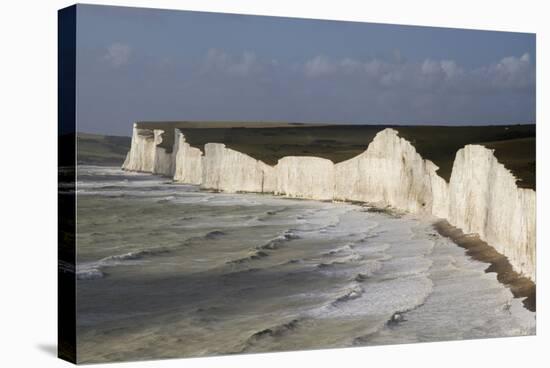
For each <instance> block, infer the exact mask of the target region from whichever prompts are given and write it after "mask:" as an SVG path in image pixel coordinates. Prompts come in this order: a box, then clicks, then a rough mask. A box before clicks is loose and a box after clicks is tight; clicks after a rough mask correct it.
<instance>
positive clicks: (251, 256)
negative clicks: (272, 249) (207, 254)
mask: <svg viewBox="0 0 550 368" xmlns="http://www.w3.org/2000/svg"><path fill="white" fill-rule="evenodd" d="M267 256H269V254H268V253H266V252H264V251H261V250H258V249H255V250H253V251H250V252H249V253H248V255H247V256H246V257H242V258H238V259H233V260H230V261H227V262H225V263H226V264H241V263H245V262H249V261H254V260H258V259H262V258H264V257H267Z"/></svg>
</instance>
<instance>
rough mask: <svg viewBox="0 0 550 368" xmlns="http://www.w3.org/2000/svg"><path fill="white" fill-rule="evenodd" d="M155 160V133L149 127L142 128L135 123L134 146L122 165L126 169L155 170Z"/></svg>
mask: <svg viewBox="0 0 550 368" xmlns="http://www.w3.org/2000/svg"><path fill="white" fill-rule="evenodd" d="M154 162H155V134H154V133H153V131H152V130H149V129H140V128H138V127H137V126H136V124H134V131H133V132H132V146H131V147H130V152H128V155H127V156H126V160H125V161H124V164H123V165H122V168H123V169H124V170H128V171H139V172H153V166H154Z"/></svg>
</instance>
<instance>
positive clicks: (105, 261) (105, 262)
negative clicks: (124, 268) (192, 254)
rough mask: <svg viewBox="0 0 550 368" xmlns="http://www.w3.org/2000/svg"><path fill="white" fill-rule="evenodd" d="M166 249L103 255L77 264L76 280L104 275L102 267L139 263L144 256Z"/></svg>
mask: <svg viewBox="0 0 550 368" xmlns="http://www.w3.org/2000/svg"><path fill="white" fill-rule="evenodd" d="M167 252H168V250H166V249H155V250H139V251H135V252H128V253H124V254H115V255H112V256H108V257H104V258H102V259H100V260H99V261H96V262H89V263H84V264H80V265H77V267H76V278H77V279H78V280H95V279H100V278H103V277H104V276H105V273H104V272H103V269H104V268H108V267H116V266H121V265H135V264H140V263H141V262H140V261H142V260H143V258H144V257H148V256H155V255H159V254H163V253H167Z"/></svg>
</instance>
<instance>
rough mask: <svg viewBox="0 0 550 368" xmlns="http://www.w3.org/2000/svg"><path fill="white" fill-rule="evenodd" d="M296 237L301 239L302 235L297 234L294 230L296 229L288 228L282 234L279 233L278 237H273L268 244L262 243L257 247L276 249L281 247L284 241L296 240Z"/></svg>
mask: <svg viewBox="0 0 550 368" xmlns="http://www.w3.org/2000/svg"><path fill="white" fill-rule="evenodd" d="M296 239H300V236H299V235H297V234H296V233H295V232H294V230H287V231H285V232H284V233H283V234H282V235H279V236H277V237H276V238H274V239H271V240H270V241H268V242H267V243H266V244H264V245H260V246H258V247H257V248H256V249H269V250H274V249H278V248H279V247H281V246H282V245H283V244H284V243H286V242H288V241H291V240H296Z"/></svg>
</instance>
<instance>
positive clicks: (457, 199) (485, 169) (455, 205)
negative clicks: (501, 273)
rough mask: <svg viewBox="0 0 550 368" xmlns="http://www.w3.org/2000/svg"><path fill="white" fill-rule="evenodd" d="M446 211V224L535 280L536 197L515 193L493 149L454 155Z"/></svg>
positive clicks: (526, 191) (512, 180) (530, 193)
mask: <svg viewBox="0 0 550 368" xmlns="http://www.w3.org/2000/svg"><path fill="white" fill-rule="evenodd" d="M448 208H449V210H448V217H447V218H448V220H449V222H450V223H451V224H453V225H454V226H456V227H459V228H461V229H462V230H463V231H464V232H465V233H477V234H479V236H480V238H481V239H483V240H485V241H486V242H487V243H489V244H490V245H492V246H493V247H494V248H495V249H496V250H497V251H499V252H500V253H502V254H504V255H506V256H507V257H508V259H509V260H510V263H512V264H513V265H514V267H515V268H516V270H518V271H520V272H522V273H523V274H525V275H526V276H528V277H529V278H530V279H532V280H535V266H536V264H535V233H536V228H535V223H536V221H535V218H536V198H535V192H534V191H533V190H530V189H522V188H518V187H517V185H516V180H515V178H514V176H513V175H512V174H511V173H510V171H509V170H507V169H506V168H505V167H504V166H503V165H502V164H500V163H499V162H498V161H497V160H496V158H495V156H494V155H493V151H492V150H489V149H486V148H484V147H481V146H475V145H468V146H466V147H464V148H462V149H461V150H459V151H458V152H457V154H456V158H455V161H454V165H453V172H452V175H451V180H450V183H449V207H448Z"/></svg>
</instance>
